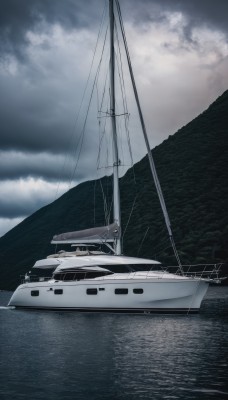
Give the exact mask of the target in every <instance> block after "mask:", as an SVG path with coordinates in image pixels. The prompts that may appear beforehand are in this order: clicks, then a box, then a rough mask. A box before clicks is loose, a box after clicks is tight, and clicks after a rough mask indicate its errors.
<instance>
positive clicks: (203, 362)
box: [0, 287, 228, 400]
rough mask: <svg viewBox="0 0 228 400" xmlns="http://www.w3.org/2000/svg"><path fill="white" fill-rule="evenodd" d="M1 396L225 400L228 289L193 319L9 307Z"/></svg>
mask: <svg viewBox="0 0 228 400" xmlns="http://www.w3.org/2000/svg"><path fill="white" fill-rule="evenodd" d="M9 295H10V294H9V293H0V299H2V301H1V300H0V304H1V309H0V324H1V325H0V334H1V359H0V375H1V378H0V398H1V399H4V400H5V399H7V400H8V399H12V398H13V399H28V398H32V399H34V400H36V399H37V400H38V399H57V400H60V399H61V400H64V399H77V400H80V399H91V400H97V399H98V400H99V399H127V400H128V399H129V400H130V399H131V400H136V399H155V400H158V399H159V400H160V399H185V400H188V399H220V400H223V399H225V398H227V396H228V389H227V385H226V375H227V363H228V362H227V360H228V346H227V344H228V340H227V305H228V288H221V287H211V288H210V289H209V292H208V296H207V298H206V299H205V301H204V304H203V307H202V310H201V313H200V314H199V315H191V316H183V315H179V316H170V315H167V316H165V315H161V316H159V315H155V316H153V315H123V314H121V315H119V314H78V313H74V312H69V313H67V312H40V311H39V312H38V311H37V312H35V311H33V312H30V311H17V310H7V309H4V306H5V304H6V303H7V300H8V298H9Z"/></svg>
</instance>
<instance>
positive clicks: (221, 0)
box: [0, 0, 228, 59]
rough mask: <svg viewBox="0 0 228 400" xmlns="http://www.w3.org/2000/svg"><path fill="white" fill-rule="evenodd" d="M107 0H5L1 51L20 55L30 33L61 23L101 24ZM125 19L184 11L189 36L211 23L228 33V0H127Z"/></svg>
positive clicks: (1, 7) (0, 17) (0, 22)
mask: <svg viewBox="0 0 228 400" xmlns="http://www.w3.org/2000/svg"><path fill="white" fill-rule="evenodd" d="M105 1H107V0H86V6H85V1H83V0H64V1H63V0H20V1H19V0H1V4H0V37H1V40H0V52H1V53H2V54H5V53H13V54H14V55H16V56H17V57H19V58H20V59H22V58H23V57H25V55H26V52H25V51H24V50H25V48H26V46H27V44H28V41H27V38H26V33H27V32H28V31H29V30H31V31H39V30H42V31H44V30H45V29H46V30H48V27H49V26H50V25H52V24H55V23H58V24H60V25H61V26H63V27H64V29H78V28H82V27H86V28H88V27H89V29H92V28H93V27H97V25H98V23H99V20H100V18H101V13H102V10H103V7H104V4H105ZM121 6H122V9H123V14H124V19H125V20H126V19H132V20H134V21H135V23H136V24H141V23H142V22H146V21H153V20H154V21H157V22H158V21H159V20H160V22H161V21H162V20H164V18H165V17H164V11H181V12H183V13H185V15H186V16H187V18H188V26H187V27H186V31H185V34H186V35H185V39H186V40H189V39H190V38H191V29H192V27H194V26H196V25H202V24H207V25H209V26H210V27H211V28H214V29H220V30H222V31H224V32H226V34H227V33H228V24H227V20H228V2H227V1H226V0H216V1H214V0H200V1H199V0H184V1H179V0H162V1H160V0H140V1H139V0H123V1H121Z"/></svg>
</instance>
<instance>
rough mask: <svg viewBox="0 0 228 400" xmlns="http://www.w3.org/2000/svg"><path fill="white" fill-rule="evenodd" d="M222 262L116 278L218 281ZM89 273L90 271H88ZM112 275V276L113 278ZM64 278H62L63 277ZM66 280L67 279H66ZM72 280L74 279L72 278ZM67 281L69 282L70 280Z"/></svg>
mask: <svg viewBox="0 0 228 400" xmlns="http://www.w3.org/2000/svg"><path fill="white" fill-rule="evenodd" d="M222 265H223V264H222V263H219V264H195V265H182V269H183V271H184V273H182V272H181V270H180V268H179V267H178V266H167V267H164V266H162V267H161V270H158V268H157V266H153V267H152V268H151V269H150V270H148V271H147V273H146V275H145V271H135V272H126V273H117V275H116V277H115V278H116V279H120V276H121V275H122V276H124V278H125V279H136V278H140V273H142V279H152V278H157V279H164V278H165V277H166V276H165V275H166V274H167V273H172V274H174V275H176V276H183V277H188V278H198V279H207V280H209V281H211V282H215V283H220V282H221V280H223V279H225V278H224V277H221V267H222ZM89 273H90V272H89ZM113 278H114V277H112V279H113ZM50 279H52V278H51V277H46V276H45V277H39V276H37V275H29V276H26V275H25V276H24V275H23V276H22V275H21V283H28V282H45V281H48V280H50ZM85 279H95V277H94V278H92V277H91V276H90V277H89V278H87V277H86V273H85V276H84V277H83V278H81V279H80V280H85ZM105 279H107V275H105V276H100V277H97V278H96V280H98V281H100V280H105ZM63 280H64V279H63ZM67 281H68V280H67ZM72 281H74V279H72ZM68 282H71V281H70V280H69V281H68Z"/></svg>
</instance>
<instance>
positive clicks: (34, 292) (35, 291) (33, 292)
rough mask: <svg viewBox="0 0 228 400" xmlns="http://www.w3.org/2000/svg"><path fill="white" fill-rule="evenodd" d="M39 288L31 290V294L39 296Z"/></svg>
mask: <svg viewBox="0 0 228 400" xmlns="http://www.w3.org/2000/svg"><path fill="white" fill-rule="evenodd" d="M39 293H40V292H39V290H31V296H33V297H36V296H39Z"/></svg>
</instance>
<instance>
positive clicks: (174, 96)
mask: <svg viewBox="0 0 228 400" xmlns="http://www.w3.org/2000/svg"><path fill="white" fill-rule="evenodd" d="M107 2H108V1H107V0H86V1H85V0H64V1H63V0H1V2H0V93H1V95H0V122H1V124H0V236H1V235H3V234H4V233H5V232H7V231H8V230H9V229H11V228H12V227H13V226H15V225H16V224H17V223H19V222H20V221H21V220H22V219H24V218H25V217H26V216H28V215H29V214H31V213H32V212H34V211H35V210H37V209H38V208H40V207H41V206H43V205H45V204H47V203H49V202H51V201H53V200H55V198H56V197H58V196H59V195H60V194H62V193H63V192H64V191H66V190H68V189H69V188H70V187H72V185H75V184H77V182H80V181H83V180H86V179H91V178H96V177H97V176H101V175H102V174H104V173H106V172H107V170H106V169H99V170H97V169H96V166H97V163H96V157H97V154H96V156H94V155H93V153H94V151H93V150H94V148H97V146H98V142H99V139H95V133H96V132H97V131H99V129H103V128H102V126H104V121H103V119H102V118H101V119H99V120H98V119H97V112H96V107H95V105H94V103H93V102H94V100H92V102H91V107H90V108H91V113H92V114H94V116H93V117H94V120H92V117H89V118H88V120H87V123H86V127H87V130H88V132H87V133H86V134H85V136H84V129H83V126H84V125H83V124H84V122H83V121H84V118H85V115H86V110H87V108H86V107H87V105H86V101H87V102H89V99H90V93H91V89H92V87H93V82H94V76H95V74H96V71H97V66H98V62H99V60H100V58H99V57H100V55H101V51H102V44H101V43H102V41H101V40H102V35H103V37H105V32H106V26H107V25H106V24H107V21H106V20H107V4H106V3H107ZM105 4H106V5H105ZM120 4H121V8H122V16H123V20H124V22H125V30H126V35H127V39H128V46H129V50H130V54H131V57H132V64H133V68H134V73H135V78H136V83H137V87H138V91H139V95H140V99H141V104H142V109H143V113H144V116H145V121H146V125H147V127H148V133H149V139H150V144H151V147H155V146H156V145H158V144H159V143H161V142H162V141H163V140H164V139H165V138H167V137H168V136H169V135H170V134H173V133H175V131H176V130H177V129H179V128H181V127H182V126H183V125H185V124H186V123H187V122H189V121H191V120H192V119H193V118H194V117H196V116H197V115H198V114H199V113H201V112H202V111H203V110H204V109H206V108H207V107H208V106H209V104H210V103H212V102H213V101H214V100H215V99H216V98H217V97H218V96H219V95H221V94H222V93H223V92H224V91H225V90H226V89H228V24H227V21H228V2H227V1H226V0H216V1H215V0H184V1H183V0H182V1H180V0H120ZM99 29H100V39H99V41H98V44H97V53H96V55H95V58H94V62H93V64H91V63H92V59H93V55H94V49H95V46H96V43H97V37H98V32H99ZM120 46H121V45H120ZM99 51H100V53H99ZM99 54H100V55H99ZM116 54H117V55H116V57H117V58H118V50H116ZM103 59H105V60H106V61H107V60H108V55H107V53H105V51H104V54H103ZM119 61H120V58H119ZM102 62H103V61H102ZM91 65H92V69H91ZM107 65H108V64H107ZM102 68H103V67H102ZM90 69H91V73H90V75H89V72H90ZM124 69H125V68H124ZM105 71H106V70H105V69H103V70H101V71H100V75H99V83H100V81H101V78H104V79H103V81H105V78H106V72H105ZM88 76H89V77H90V78H89V81H88V85H87V90H86V92H85V95H84V100H83V103H81V101H82V97H83V93H84V90H85V85H86V82H87V78H88ZM95 86H96V90H94V96H93V97H96V96H97V97H99V96H100V98H101V97H102V89H98V88H97V81H96V85H95ZM128 86H129V82H128V80H127V78H126V89H127V88H128ZM101 87H102V86H101ZM104 88H105V86H103V89H104ZM104 90H106V92H108V89H107V88H106V89H104ZM95 91H96V94H95ZM99 91H100V92H99ZM81 104H82V106H81ZM128 104H130V105H131V104H132V107H133V111H132V112H130V111H129V112H130V114H131V117H132V120H133V122H134V123H133V124H132V126H133V128H132V129H130V140H131V143H132V152H133V159H134V161H137V160H139V159H140V158H141V157H142V156H143V155H144V154H145V146H144V145H143V142H142V139H141V136H140V135H139V133H138V128H137V122H135V120H134V119H135V118H136V114H137V113H136V110H135V109H134V105H133V100H132V99H131V98H128ZM80 107H81V108H80ZM79 109H80V110H81V111H80V114H79V117H78V111H79ZM103 109H104V111H105V110H107V104H106V105H105V104H104V105H103ZM123 111H124V110H123V109H122V108H121V107H120V109H119V112H120V113H122V112H123ZM80 118H81V120H80ZM99 121H101V122H100V125H99ZM102 124H103V125H102ZM118 124H119V125H121V124H122V125H123V122H118ZM98 125H99V126H98ZM120 128H121V126H120ZM98 133H99V132H98ZM82 134H83V136H82ZM100 135H101V132H100ZM82 137H83V141H82ZM98 137H99V134H98ZM100 137H101V136H100ZM97 140H98V142H97ZM99 143H100V142H99ZM127 143H128V141H127V139H126V138H125V139H123V140H122V144H121V146H122V153H121V154H122V157H124V154H125V150H126V148H127ZM134 143H135V145H134ZM98 147H99V146H98ZM77 151H78V153H77ZM79 153H80V158H79V157H78V156H79ZM78 160H79V162H78ZM103 161H104V160H103ZM103 161H102V162H101V164H102V163H103ZM128 163H129V160H128V161H127V162H126V165H128ZM100 166H101V165H100ZM126 168H127V167H126Z"/></svg>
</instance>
